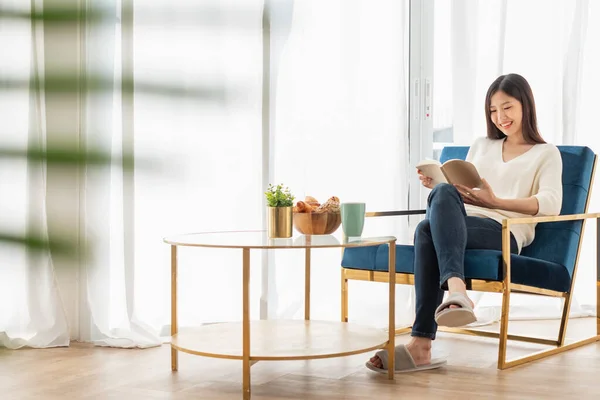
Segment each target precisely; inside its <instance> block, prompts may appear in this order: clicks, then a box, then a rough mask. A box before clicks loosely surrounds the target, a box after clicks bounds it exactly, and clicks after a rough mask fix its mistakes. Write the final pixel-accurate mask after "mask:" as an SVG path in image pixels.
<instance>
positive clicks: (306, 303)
mask: <svg viewBox="0 0 600 400" xmlns="http://www.w3.org/2000/svg"><path fill="white" fill-rule="evenodd" d="M304 319H305V320H306V321H308V320H310V248H309V247H307V248H306V249H305V252H304Z"/></svg>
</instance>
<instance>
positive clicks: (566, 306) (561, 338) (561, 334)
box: [558, 293, 572, 347]
mask: <svg viewBox="0 0 600 400" xmlns="http://www.w3.org/2000/svg"><path fill="white" fill-rule="evenodd" d="M571 297H572V293H568V294H567V296H566V297H565V301H564V302H563V312H562V318H561V320H560V328H559V330H558V346H559V347H560V346H562V345H564V344H565V338H566V337H567V323H568V322H569V313H570V310H571Z"/></svg>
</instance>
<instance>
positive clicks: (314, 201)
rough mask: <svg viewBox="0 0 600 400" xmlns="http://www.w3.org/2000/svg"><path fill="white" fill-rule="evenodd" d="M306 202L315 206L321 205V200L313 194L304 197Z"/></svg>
mask: <svg viewBox="0 0 600 400" xmlns="http://www.w3.org/2000/svg"><path fill="white" fill-rule="evenodd" d="M304 202H305V203H307V204H310V205H311V206H314V207H319V206H320V205H321V204H320V203H319V200H317V199H315V198H314V197H312V196H306V197H305V198H304Z"/></svg>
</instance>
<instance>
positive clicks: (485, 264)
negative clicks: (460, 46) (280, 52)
mask: <svg viewBox="0 0 600 400" xmlns="http://www.w3.org/2000/svg"><path fill="white" fill-rule="evenodd" d="M558 148H559V150H560V153H561V156H562V161H563V178H562V179H563V203H562V209H561V213H560V215H559V216H554V217H526V218H515V219H506V220H504V221H503V225H502V251H496V250H467V251H466V255H465V276H466V278H467V288H468V289H469V290H475V291H483V292H496V293H502V295H503V296H502V314H501V320H500V332H499V333H494V332H483V331H478V330H473V329H464V328H461V329H457V328H445V327H440V330H442V331H446V332H452V333H464V334H470V335H477V336H484V337H495V338H498V339H499V341H500V343H499V351H498V368H499V369H506V368H510V367H513V366H516V365H520V364H523V363H526V362H530V361H533V360H537V359H540V358H543V357H546V356H550V355H552V354H557V353H560V352H562V351H565V350H569V349H573V348H576V347H579V346H583V345H585V344H588V343H592V342H595V341H598V340H600V313H598V312H597V318H598V320H597V321H598V324H597V331H596V335H595V336H592V337H590V338H588V339H585V340H580V341H577V342H574V343H569V344H565V334H566V330H567V320H568V316H569V309H570V305H571V299H572V293H573V287H574V281H575V276H576V273H577V265H578V261H579V253H580V249H581V244H582V238H583V233H584V226H585V220H586V219H588V218H595V219H596V220H597V222H600V221H598V219H599V218H600V214H598V213H596V214H586V213H587V208H588V203H589V199H590V197H591V193H592V184H593V180H594V171H595V166H596V155H595V154H594V153H593V152H592V150H590V149H589V148H588V147H579V146H558ZM468 149H469V148H468V147H458V146H456V147H446V148H444V149H443V151H442V154H441V157H440V158H441V160H440V161H441V162H444V161H446V160H449V159H465V157H466V155H467V152H468ZM424 213H425V210H411V211H386V212H369V213H367V217H387V216H406V215H414V214H424ZM532 222H537V223H538V224H537V226H536V233H535V240H534V241H533V243H532V244H531V245H529V246H527V247H525V248H523V250H522V251H521V254H519V255H516V254H512V255H511V253H510V241H509V238H510V227H511V226H512V225H515V224H524V223H532ZM597 226H598V228H597V232H596V234H597V248H596V250H597V252H598V249H599V247H600V224H598V225H597ZM413 249H414V248H413V246H409V245H401V244H398V245H396V257H395V259H396V265H395V267H396V275H395V277H396V278H395V279H396V283H397V284H408V285H412V284H414V279H413V256H414V253H413ZM388 250H389V247H388V246H387V245H382V246H378V247H362V248H352V249H346V250H345V251H344V253H343V257H342V321H348V295H349V294H348V280H363V281H376V282H389V279H390V278H389V276H390V274H389V273H388V271H389V269H388V253H389V251H388ZM596 269H597V273H598V275H597V278H596V280H597V281H598V276H599V275H600V261H599V259H598V253H597V260H596ZM392 276H393V275H392ZM597 287H598V291H597V297H598V302H599V304H600V281H599V283H598V286H597ZM514 292H519V293H527V294H533V295H541V296H552V297H559V298H563V299H564V303H563V313H562V320H561V325H560V328H559V332H558V338H557V339H556V340H549V339H541V338H534V337H525V336H516V335H510V334H508V315H509V312H508V311H509V305H510V294H511V293H514ZM409 330H410V328H404V329H399V330H397V331H396V333H398V334H399V333H405V332H408V331H409ZM507 340H516V341H524V342H532V343H540V344H545V345H552V346H555V348H551V349H550V350H547V351H544V352H540V353H536V354H534V355H530V356H526V357H522V358H519V359H515V360H510V361H507V360H506V345H507Z"/></svg>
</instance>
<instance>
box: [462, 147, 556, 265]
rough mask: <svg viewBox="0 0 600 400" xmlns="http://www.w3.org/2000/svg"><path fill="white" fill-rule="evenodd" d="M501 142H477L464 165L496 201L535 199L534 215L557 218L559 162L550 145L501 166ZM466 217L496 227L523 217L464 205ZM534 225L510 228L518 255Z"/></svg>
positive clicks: (528, 239)
mask: <svg viewBox="0 0 600 400" xmlns="http://www.w3.org/2000/svg"><path fill="white" fill-rule="evenodd" d="M503 142H504V140H503V139H501V140H491V139H488V138H486V137H483V138H479V139H477V140H476V141H475V142H474V143H473V145H471V147H470V148H469V154H468V155H467V161H470V162H471V163H473V164H474V165H475V166H476V167H477V170H478V171H479V174H480V175H481V177H482V178H485V179H486V180H487V182H488V183H489V184H490V186H491V187H492V190H493V191H494V194H495V195H496V196H497V197H500V198H504V199H519V198H527V197H530V196H535V197H537V200H538V203H539V210H538V213H537V215H558V214H559V213H560V208H561V205H562V158H561V156H560V152H559V150H558V149H557V148H556V146H554V145H552V144H548V143H547V144H536V145H534V146H533V147H532V148H531V149H530V150H528V151H527V152H526V153H524V154H521V155H520V156H518V157H516V158H514V159H512V160H510V161H508V162H504V161H503V159H502V143H503ZM465 209H466V211H467V215H472V216H479V217H488V218H491V219H494V220H496V221H498V222H500V223H502V220H503V219H505V218H517V217H527V216H528V215H526V214H521V213H517V212H511V211H503V210H491V209H488V208H482V207H476V206H472V205H465ZM535 225H536V224H523V225H513V226H512V227H511V229H510V230H511V232H512V234H513V235H514V236H515V239H516V241H517V245H518V247H519V253H520V252H521V249H522V248H523V247H525V246H528V245H529V244H531V242H532V241H533V238H534V236H535Z"/></svg>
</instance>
